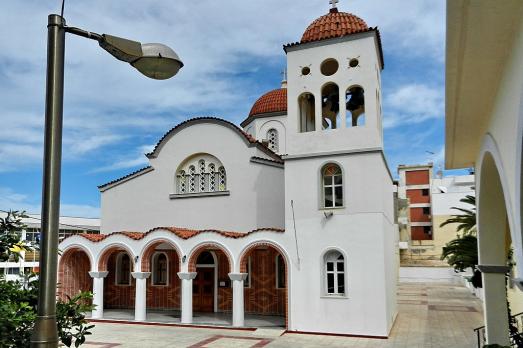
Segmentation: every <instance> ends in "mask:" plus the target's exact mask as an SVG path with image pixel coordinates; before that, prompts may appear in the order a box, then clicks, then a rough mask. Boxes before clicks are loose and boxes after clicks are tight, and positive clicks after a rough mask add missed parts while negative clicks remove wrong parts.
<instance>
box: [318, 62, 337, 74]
mask: <svg viewBox="0 0 523 348" xmlns="http://www.w3.org/2000/svg"><path fill="white" fill-rule="evenodd" d="M338 67H339V64H338V61H337V60H336V59H333V58H329V59H325V60H324V61H323V63H321V66H320V71H321V73H322V74H323V75H325V76H331V75H334V74H335V73H336V71H338Z"/></svg>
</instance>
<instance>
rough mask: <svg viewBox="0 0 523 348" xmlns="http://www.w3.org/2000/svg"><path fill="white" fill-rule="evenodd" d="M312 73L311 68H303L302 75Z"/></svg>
mask: <svg viewBox="0 0 523 348" xmlns="http://www.w3.org/2000/svg"><path fill="white" fill-rule="evenodd" d="M310 73H311V68H309V67H308V66H304V67H303V68H301V74H302V75H309V74H310Z"/></svg>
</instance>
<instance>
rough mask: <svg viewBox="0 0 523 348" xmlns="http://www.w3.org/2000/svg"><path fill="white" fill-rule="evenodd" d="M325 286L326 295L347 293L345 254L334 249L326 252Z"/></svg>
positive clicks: (324, 261)
mask: <svg viewBox="0 0 523 348" xmlns="http://www.w3.org/2000/svg"><path fill="white" fill-rule="evenodd" d="M323 263H324V278H325V280H324V287H325V294H326V295H345V268H346V267H345V259H344V257H343V255H342V254H341V253H340V252H339V251H337V250H332V251H329V252H328V253H326V254H325V257H324V260H323Z"/></svg>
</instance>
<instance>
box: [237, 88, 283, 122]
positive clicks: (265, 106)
mask: <svg viewBox="0 0 523 348" xmlns="http://www.w3.org/2000/svg"><path fill="white" fill-rule="evenodd" d="M275 112H280V113H286V112H287V88H278V89H273V90H272V91H269V92H267V93H265V94H264V95H262V96H261V97H260V98H258V100H256V102H255V103H254V105H253V106H252V108H251V111H250V112H249V117H247V118H246V119H245V120H243V121H242V123H241V126H242V127H245V126H246V125H248V124H249V123H251V122H252V120H254V119H255V118H258V115H263V114H270V113H275Z"/></svg>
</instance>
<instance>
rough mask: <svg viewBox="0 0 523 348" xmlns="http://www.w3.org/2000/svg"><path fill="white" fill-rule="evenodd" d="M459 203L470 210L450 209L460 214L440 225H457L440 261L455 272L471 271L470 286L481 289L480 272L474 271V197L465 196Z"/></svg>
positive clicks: (476, 253)
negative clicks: (468, 206)
mask: <svg viewBox="0 0 523 348" xmlns="http://www.w3.org/2000/svg"><path fill="white" fill-rule="evenodd" d="M460 202H462V203H466V204H469V205H471V206H472V207H471V208H470V209H465V208H458V207H452V208H451V209H454V210H457V211H459V212H460V214H456V215H452V217H451V218H449V219H447V220H446V221H444V222H443V223H441V224H440V227H443V226H445V225H449V224H457V225H458V226H457V228H456V232H457V236H456V238H455V239H453V240H451V241H450V242H448V243H447V244H446V245H445V246H444V247H443V251H442V253H441V259H442V260H445V259H446V260H447V263H448V264H449V265H450V266H452V267H453V268H454V270H455V271H456V272H463V271H465V270H466V269H467V268H471V269H472V270H473V272H474V273H473V275H472V279H471V282H472V285H473V286H474V287H476V288H481V287H482V283H481V272H480V271H478V270H477V269H476V265H477V264H478V239H477V237H476V232H477V229H476V197H474V196H471V195H467V196H465V197H464V198H462V199H460Z"/></svg>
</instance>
